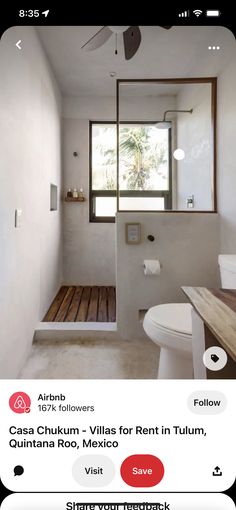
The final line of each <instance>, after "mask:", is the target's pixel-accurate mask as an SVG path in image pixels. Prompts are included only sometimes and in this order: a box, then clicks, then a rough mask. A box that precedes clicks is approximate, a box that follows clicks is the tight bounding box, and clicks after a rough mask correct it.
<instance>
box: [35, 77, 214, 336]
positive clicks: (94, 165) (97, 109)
mask: <svg viewBox="0 0 236 510" xmlns="http://www.w3.org/2000/svg"><path fill="white" fill-rule="evenodd" d="M215 97H216V84H215V79H214V78H189V79H186V78H183V79H164V80H161V79H158V80H154V79H153V80H146V79H143V80H142V79H140V80H133V79H131V80H128V79H125V80H117V81H116V95H114V96H113V97H109V98H108V97H105V96H104V97H96V98H95V97H93V98H90V97H84V98H83V102H82V100H81V98H73V101H72V99H71V98H70V101H69V102H68V104H67V103H65V105H64V118H63V196H62V197H61V200H60V201H59V202H60V206H61V210H62V218H63V243H62V244H63V250H62V253H61V254H60V256H61V257H62V262H63V263H62V266H63V278H62V286H61V287H60V289H59V290H58V292H57V294H56V296H54V297H53V299H52V300H51V304H50V307H49V309H48V310H47V312H46V314H45V315H44V318H43V320H42V324H43V326H42V327H46V324H53V325H54V328H56V327H57V325H58V327H60V326H59V323H60V324H64V329H65V328H66V326H68V328H70V327H73V324H74V328H77V329H80V328H81V327H83V325H85V327H86V328H87V329H89V328H91V327H93V328H94V329H96V327H97V328H98V329H102V328H103V327H104V328H105V329H106V328H107V325H108V328H109V324H110V326H111V327H112V328H113V329H114V328H116V325H117V299H119V295H120V292H119V289H121V288H122V286H123V283H124V280H125V279H126V277H127V273H128V272H129V271H130V270H131V266H132V258H131V259H130V267H123V268H121V267H120V266H119V268H118V269H119V274H118V270H117V253H118V250H122V245H121V244H120V243H119V242H118V241H117V239H116V237H117V232H116V219H117V214H118V215H119V214H120V213H126V216H127V214H128V215H129V217H128V220H129V222H130V223H131V224H132V218H133V217H134V214H135V215H136V221H137V214H139V213H140V218H141V217H142V215H143V213H145V212H146V213H154V212H155V213H156V212H159V213H160V212H161V213H164V212H165V213H168V212H173V211H175V212H186V213H188V212H197V211H214V210H215V194H214V193H213V192H212V190H213V188H214V186H213V181H214V164H215V162H214V159H213V155H212V151H211V140H212V132H211V123H212V118H213V116H214V111H213V105H214V102H215ZM72 107H73V108H72ZM72 110H73V115H72V113H71V112H72ZM104 111H105V112H106V114H105V118H104ZM91 119H92V120H91ZM124 227H126V225H125V226H124ZM149 234H150V232H149ZM143 235H144V234H143V231H142V235H141V237H140V239H139V244H141V245H142V243H143V242H148V241H146V238H144V237H143ZM122 243H125V244H128V240H127V238H126V229H125V228H124V232H123V238H122ZM148 244H149V245H150V242H148ZM153 246H154V244H153ZM132 250H135V246H133V247H132ZM122 307H123V308H125V307H126V303H125V302H123V301H122V303H120V309H121V308H122Z"/></svg>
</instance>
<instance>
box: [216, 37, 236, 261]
mask: <svg viewBox="0 0 236 510" xmlns="http://www.w3.org/2000/svg"><path fill="white" fill-rule="evenodd" d="M235 46H236V45H235ZM235 50H236V47H235V48H234V52H232V57H231V62H230V63H229V64H228V65H227V67H226V68H225V69H224V71H223V72H222V73H221V74H220V76H219V77H218V144H217V160H218V207H219V213H220V230H221V253H236V157H235V153H236V88H235V84H236V51H235Z"/></svg>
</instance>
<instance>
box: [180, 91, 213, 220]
mask: <svg viewBox="0 0 236 510" xmlns="http://www.w3.org/2000/svg"><path fill="white" fill-rule="evenodd" d="M192 108H193V113H192V114H190V113H179V114H177V116H176V126H177V127H176V129H177V148H179V149H183V150H184V151H185V158H184V159H183V160H181V161H178V162H177V165H176V167H177V169H176V178H177V201H178V207H177V208H178V209H179V210H184V209H187V210H188V211H189V210H191V209H188V208H187V205H186V199H187V197H188V196H190V195H194V209H198V210H203V211H204V210H211V209H212V205H213V204H212V198H213V158H212V155H213V147H212V133H211V86H210V84H205V83H204V84H200V83H198V84H194V85H189V84H188V85H182V87H181V92H180V93H179V94H178V96H177V109H178V110H190V109H192Z"/></svg>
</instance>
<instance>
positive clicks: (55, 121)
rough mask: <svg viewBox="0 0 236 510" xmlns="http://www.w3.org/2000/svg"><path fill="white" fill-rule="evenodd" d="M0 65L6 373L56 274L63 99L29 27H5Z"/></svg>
mask: <svg viewBox="0 0 236 510" xmlns="http://www.w3.org/2000/svg"><path fill="white" fill-rule="evenodd" d="M19 39H21V40H22V50H18V49H17V48H16V46H15V43H16V42H17V41H18V40H19ZM0 69H1V80H0V111H1V115H0V154H1V169H0V239H1V251H0V324H1V328H0V336H1V340H0V351H1V353H0V377H2V378H8V377H9V378H11V377H16V376H17V374H18V372H19V370H20V368H21V367H22V364H23V362H24V360H25V358H26V356H27V354H28V351H29V349H30V346H31V343H32V339H33V335H34V329H35V325H36V323H37V322H38V321H39V320H40V319H41V318H42V316H43V315H44V313H45V311H46V310H47V308H48V306H49V304H50V301H51V300H52V298H53V296H54V295H55V292H56V291H57V289H58V287H59V285H60V281H61V251H62V249H61V221H60V216H61V212H60V202H59V210H58V211H55V212H50V201H49V197H50V183H53V184H56V185H57V186H58V188H59V193H60V186H61V156H60V109H61V100H60V93H59V91H58V88H57V85H56V82H55V80H54V78H53V75H52V73H51V70H50V67H49V65H48V62H47V60H46V57H45V56H44V53H43V51H42V48H41V45H40V43H39V40H38V38H37V35H36V33H35V30H34V29H33V28H31V27H25V28H24V27H14V28H11V29H9V30H8V31H7V32H5V34H4V35H3V38H2V40H1V44H0ZM16 208H20V209H22V211H23V213H22V227H21V228H20V229H16V228H15V227H14V213H15V209H16Z"/></svg>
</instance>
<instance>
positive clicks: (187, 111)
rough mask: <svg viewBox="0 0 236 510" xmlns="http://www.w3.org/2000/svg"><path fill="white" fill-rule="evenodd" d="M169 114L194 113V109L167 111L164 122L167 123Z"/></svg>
mask: <svg viewBox="0 0 236 510" xmlns="http://www.w3.org/2000/svg"><path fill="white" fill-rule="evenodd" d="M167 113H193V108H191V110H166V111H165V112H164V118H163V121H162V122H166V115H167Z"/></svg>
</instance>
